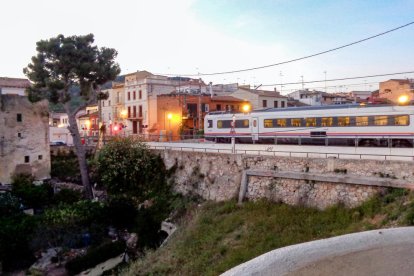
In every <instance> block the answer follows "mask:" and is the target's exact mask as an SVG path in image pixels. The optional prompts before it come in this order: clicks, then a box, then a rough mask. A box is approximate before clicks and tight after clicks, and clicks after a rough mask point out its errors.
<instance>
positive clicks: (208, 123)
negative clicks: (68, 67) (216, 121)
mask: <svg viewBox="0 0 414 276" xmlns="http://www.w3.org/2000/svg"><path fill="white" fill-rule="evenodd" d="M212 127H213V120H208V121H207V128H212Z"/></svg>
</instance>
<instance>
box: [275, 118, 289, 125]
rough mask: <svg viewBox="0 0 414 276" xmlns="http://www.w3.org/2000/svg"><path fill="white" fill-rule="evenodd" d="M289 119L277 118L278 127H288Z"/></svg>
mask: <svg viewBox="0 0 414 276" xmlns="http://www.w3.org/2000/svg"><path fill="white" fill-rule="evenodd" d="M286 123H287V120H286V119H277V121H276V125H277V126H278V127H286Z"/></svg>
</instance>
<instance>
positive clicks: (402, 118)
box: [394, 115, 410, 126]
mask: <svg viewBox="0 0 414 276" xmlns="http://www.w3.org/2000/svg"><path fill="white" fill-rule="evenodd" d="M409 123H410V120H409V118H408V115H397V116H395V118H394V124H395V125H396V126H408V125H409Z"/></svg>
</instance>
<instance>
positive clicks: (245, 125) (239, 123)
mask: <svg viewBox="0 0 414 276" xmlns="http://www.w3.org/2000/svg"><path fill="white" fill-rule="evenodd" d="M234 127H235V128H248V127H249V120H248V119H245V120H236V125H235V126H234Z"/></svg>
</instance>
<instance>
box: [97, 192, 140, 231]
mask: <svg viewBox="0 0 414 276" xmlns="http://www.w3.org/2000/svg"><path fill="white" fill-rule="evenodd" d="M105 214H106V218H107V220H108V222H109V224H111V225H113V226H115V227H117V228H130V227H132V226H133V224H134V219H135V216H136V215H137V208H136V207H135V205H134V201H133V200H132V199H130V198H129V197H125V196H112V197H110V198H109V199H108V201H107V202H106V207H105Z"/></svg>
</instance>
